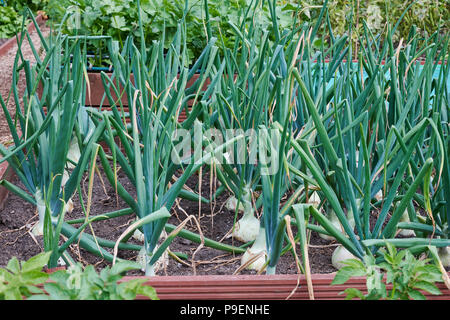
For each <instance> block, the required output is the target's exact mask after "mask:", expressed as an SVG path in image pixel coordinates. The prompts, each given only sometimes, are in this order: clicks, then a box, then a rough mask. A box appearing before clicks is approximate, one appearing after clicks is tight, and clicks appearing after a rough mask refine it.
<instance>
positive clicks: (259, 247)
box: [241, 228, 267, 271]
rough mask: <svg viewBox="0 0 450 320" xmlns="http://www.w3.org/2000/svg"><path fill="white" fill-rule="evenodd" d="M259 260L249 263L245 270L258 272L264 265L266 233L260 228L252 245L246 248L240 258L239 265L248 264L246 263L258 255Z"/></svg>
mask: <svg viewBox="0 0 450 320" xmlns="http://www.w3.org/2000/svg"><path fill="white" fill-rule="evenodd" d="M259 254H260V256H259V258H258V259H256V260H255V261H253V262H252V263H250V264H249V265H248V266H247V267H246V269H249V270H256V271H260V270H261V269H262V268H263V267H264V264H265V263H266V257H267V248H266V232H265V230H264V228H260V232H259V234H258V236H257V237H256V240H255V242H254V243H253V245H252V246H251V247H250V248H248V249H247V250H246V251H245V252H244V254H243V255H242V258H241V265H244V264H246V263H248V261H249V260H250V259H252V258H254V257H255V256H257V255H259Z"/></svg>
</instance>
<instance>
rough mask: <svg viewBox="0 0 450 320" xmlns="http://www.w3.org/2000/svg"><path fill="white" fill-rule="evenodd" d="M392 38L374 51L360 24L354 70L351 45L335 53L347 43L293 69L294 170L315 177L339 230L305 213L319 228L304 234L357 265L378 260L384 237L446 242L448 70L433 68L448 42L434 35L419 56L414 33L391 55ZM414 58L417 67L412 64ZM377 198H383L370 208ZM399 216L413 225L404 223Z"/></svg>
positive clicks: (421, 244) (421, 243)
mask: <svg viewBox="0 0 450 320" xmlns="http://www.w3.org/2000/svg"><path fill="white" fill-rule="evenodd" d="M397 25H398V24H397ZM350 31H351V29H350ZM394 31H395V27H394V28H391V29H390V30H389V32H388V33H387V36H386V39H384V44H383V46H381V45H380V42H379V41H376V40H375V38H374V36H373V35H371V34H370V31H369V30H368V28H367V26H365V38H364V39H363V40H364V41H363V42H364V43H365V44H366V46H365V47H363V48H362V49H361V52H359V53H358V56H359V59H358V61H357V62H352V59H351V57H352V56H353V55H352V52H351V45H349V46H348V47H345V46H342V45H341V41H346V40H345V38H344V39H343V40H341V39H337V40H336V39H333V38H332V39H331V41H332V42H331V46H330V48H329V49H327V50H325V49H323V48H322V50H321V51H319V52H316V53H314V54H313V53H312V52H310V53H308V55H307V56H306V57H305V58H306V61H305V60H303V61H300V62H299V64H298V65H296V68H295V69H294V71H293V72H294V76H295V78H296V80H297V83H298V89H299V90H298V99H297V104H298V106H300V108H298V109H297V110H298V114H299V115H301V117H300V118H301V119H304V120H303V123H302V125H303V127H300V129H301V130H299V131H298V133H297V134H296V137H294V138H291V146H292V147H293V148H294V150H295V153H296V156H298V157H300V159H301V161H300V163H301V166H300V169H299V168H296V169H299V170H296V171H293V172H295V173H296V174H298V175H299V176H300V175H301V177H302V178H304V177H307V176H309V177H310V178H312V180H311V182H313V183H314V184H315V185H316V187H318V188H319V189H320V191H319V194H320V195H321V197H322V199H323V201H322V203H327V207H329V208H330V209H331V210H333V212H334V214H335V215H336V217H337V219H338V222H339V223H338V227H337V226H336V224H334V223H333V221H331V220H330V218H329V217H327V216H326V215H324V214H322V213H321V212H320V211H319V210H317V209H316V208H314V207H310V208H309V210H310V213H311V216H312V217H313V218H314V219H315V220H316V221H317V222H318V223H319V225H320V227H317V226H313V225H309V227H310V228H311V229H313V230H316V231H319V232H321V233H324V234H328V235H332V236H334V237H335V238H336V240H337V241H339V242H340V243H341V244H342V245H343V246H344V247H345V248H346V249H347V250H348V251H349V252H350V253H351V254H353V255H354V256H356V257H358V258H360V259H361V258H362V257H363V255H364V252H365V251H366V250H371V251H372V252H373V253H376V252H377V251H378V246H382V245H383V243H384V242H383V241H384V240H383V239H388V240H387V241H395V244H396V245H397V246H398V245H399V244H401V246H402V247H410V248H412V249H413V250H416V252H417V251H419V250H424V249H425V246H426V245H427V244H428V243H429V242H430V241H431V243H432V244H433V245H436V246H438V247H446V246H448V245H449V244H450V243H449V241H448V229H447V225H445V222H444V221H447V215H448V210H446V209H445V208H444V207H446V205H447V202H446V201H445V200H443V198H442V194H443V193H442V192H444V190H448V188H447V181H446V177H445V176H446V175H448V172H445V171H446V170H447V171H448V162H447V166H446V161H447V160H446V159H447V158H448V154H447V153H446V149H447V148H448V147H447V146H448V133H447V132H448V127H447V126H448V119H447V112H448V111H447V110H448V97H447V94H446V92H448V80H447V79H448V67H447V66H444V64H442V65H438V64H437V62H438V61H440V60H443V59H445V57H446V54H447V48H448V36H446V37H445V38H444V39H443V40H442V39H440V38H439V37H438V35H439V32H437V33H436V34H435V35H433V36H431V37H430V38H429V39H427V41H426V42H425V44H424V46H423V47H420V48H419V47H418V45H417V41H416V40H417V39H416V37H415V36H414V34H413V33H412V34H411V38H410V39H408V40H407V42H406V44H405V46H404V47H403V46H402V43H400V44H399V46H398V47H397V48H394V42H393V40H392V34H393V32H394ZM330 55H331V59H330V62H329V63H325V58H327V57H330ZM421 56H425V61H424V64H423V65H420V63H417V61H416V60H417V59H418V58H419V57H421ZM345 57H346V58H347V61H346V62H343V58H345ZM313 60H316V61H317V63H316V64H313V63H312V61H313ZM438 68H439V69H438ZM436 74H437V75H438V76H437V77H436V76H435V75H436ZM425 97H426V98H425ZM306 119H309V120H308V121H307V120H306ZM443 128H445V129H444V130H443ZM280 130H282V128H280ZM311 134H316V135H317V136H316V137H314V136H312V138H311V139H310V137H311V136H310V135H311ZM447 152H448V151H447ZM297 163H298V162H297ZM291 166H292V164H291ZM432 176H433V178H431V177H432ZM380 191H381V193H382V194H383V196H384V197H383V199H382V200H377V199H376V198H375V196H376V195H377V194H378V193H379V192H380ZM438 199H439V200H438ZM417 207H419V208H422V212H420V213H419V212H417V210H418V209H417ZM373 209H375V210H377V211H378V214H377V215H376V216H375V217H372V219H375V220H376V221H375V223H374V224H372V223H371V213H372V212H373ZM419 210H420V209H419ZM405 215H406V216H407V218H408V219H409V221H410V222H401V220H402V219H404V218H405ZM352 220H353V221H354V224H352V223H351V221H352ZM426 221H428V224H427V223H426ZM443 222H444V223H443ZM399 228H404V229H414V230H415V231H416V232H417V235H418V237H415V238H413V239H411V238H404V239H395V240H394V239H393V238H394V237H396V235H397V233H398V232H399V231H401V230H398V229H399ZM429 235H434V236H439V237H441V238H443V239H432V240H430V239H428V238H427V236H429ZM391 239H392V240H391Z"/></svg>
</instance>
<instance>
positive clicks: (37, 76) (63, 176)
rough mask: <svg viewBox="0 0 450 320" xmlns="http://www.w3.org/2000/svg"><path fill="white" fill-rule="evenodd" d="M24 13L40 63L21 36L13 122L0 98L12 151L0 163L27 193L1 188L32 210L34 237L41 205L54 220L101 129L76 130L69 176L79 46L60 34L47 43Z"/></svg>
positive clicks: (80, 86) (78, 104) (78, 100)
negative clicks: (78, 145)
mask: <svg viewBox="0 0 450 320" xmlns="http://www.w3.org/2000/svg"><path fill="white" fill-rule="evenodd" d="M27 12H28V13H27V14H26V15H25V16H24V19H25V18H26V17H27V15H30V16H31V18H32V20H33V22H34V24H35V26H36V29H37V32H38V34H39V36H40V40H41V46H42V47H43V49H44V52H45V55H44V58H43V60H41V58H40V56H39V54H38V52H37V51H36V50H35V48H34V46H33V44H32V43H31V40H30V37H29V35H28V33H27V31H26V30H25V31H23V32H22V34H21V38H20V39H21V40H20V43H19V49H18V51H17V54H16V58H15V61H14V65H13V77H12V78H13V82H12V93H13V98H14V102H15V116H14V117H13V116H12V115H11V114H10V113H9V111H8V109H7V107H6V104H7V103H6V102H5V101H4V100H3V98H1V97H0V104H1V106H2V109H3V111H4V113H5V118H6V120H7V123H8V126H9V129H10V132H11V135H12V138H13V145H12V146H11V147H9V148H6V147H4V146H3V145H2V146H0V153H1V154H2V156H3V158H2V159H1V160H0V161H1V162H3V161H8V163H9V165H10V167H11V168H12V169H13V170H14V172H15V173H16V174H17V176H18V178H19V180H20V182H21V183H22V184H23V185H24V187H25V189H26V190H23V189H21V188H20V187H18V186H15V185H13V184H12V183H10V182H8V181H6V180H3V181H2V182H1V184H2V185H3V186H5V187H6V188H7V189H8V190H10V191H12V192H13V193H15V194H17V195H18V196H20V197H21V198H23V199H25V200H26V201H28V202H31V203H33V204H34V205H36V207H37V211H38V213H39V222H38V223H37V225H36V226H35V227H34V229H33V232H34V233H35V234H42V233H43V225H44V216H45V210H46V202H47V201H48V205H49V206H50V208H49V210H50V213H51V216H52V217H53V218H54V219H56V217H57V216H58V214H59V212H60V211H61V210H60V208H61V206H62V205H63V204H62V203H64V204H67V203H70V201H71V200H70V198H71V197H72V195H73V193H74V192H75V191H76V188H77V186H78V184H79V182H80V180H81V178H82V175H83V173H84V170H85V168H86V166H87V164H88V159H89V157H90V152H91V150H92V143H93V142H94V141H95V140H96V138H98V136H99V135H100V133H101V131H102V130H103V126H102V125H100V126H99V127H97V128H96V129H95V132H93V131H92V130H91V131H90V133H89V135H88V136H87V135H85V134H86V131H85V130H78V132H79V136H80V137H83V139H85V144H84V147H83V154H82V155H81V158H79V161H78V163H75V164H74V165H75V166H74V167H73V170H70V172H69V170H68V169H67V165H68V152H69V149H70V146H71V140H72V137H73V135H74V132H75V128H78V129H80V124H79V123H78V121H77V118H78V116H79V115H81V112H82V110H81V109H82V108H83V106H84V87H85V82H84V77H83V72H84V71H85V67H84V61H83V54H82V44H81V42H80V41H78V42H75V43H74V44H73V45H72V46H70V47H69V46H68V40H67V37H64V36H62V35H61V33H57V34H56V35H55V36H51V37H50V38H49V39H48V40H46V39H45V38H44V37H43V35H42V33H41V32H40V29H39V26H38V25H37V23H36V21H35V20H34V17H33V16H32V14H31V12H29V10H28V11H27ZM25 36H26V37H27V38H28V39H29V43H30V46H31V48H32V51H33V53H34V58H35V59H36V64H35V65H32V62H31V61H30V60H26V59H24V57H23V53H22V49H21V48H22V41H23V39H24V38H25ZM22 71H23V74H24V76H25V83H26V89H25V92H24V94H23V97H21V96H20V93H19V90H18V86H17V82H18V81H19V75H20V72H22ZM39 86H40V87H41V88H42V92H41V93H40V94H38V92H37V90H38V87H39ZM21 100H22V101H21ZM16 125H17V126H16ZM50 186H52V187H50ZM60 199H63V201H60ZM67 209H68V208H65V209H64V210H67Z"/></svg>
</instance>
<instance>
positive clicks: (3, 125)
mask: <svg viewBox="0 0 450 320" xmlns="http://www.w3.org/2000/svg"><path fill="white" fill-rule="evenodd" d="M41 31H42V33H43V34H44V36H45V37H46V36H48V34H49V28H48V27H47V26H45V25H42V26H41ZM31 40H32V42H33V45H34V47H35V48H36V50H38V52H41V50H40V47H41V44H40V43H41V41H40V38H39V35H38V33H37V32H36V31H34V32H33V33H32V34H31ZM16 53H17V44H15V45H14V46H13V47H12V48H11V49H10V50H9V51H8V52H7V53H6V54H5V55H2V56H0V95H1V96H2V98H3V100H4V101H7V100H8V95H11V96H10V98H9V101H8V105H7V106H8V110H9V112H10V114H11V116H14V115H15V108H16V106H15V103H14V99H13V96H12V92H11V84H12V69H13V65H14V59H15V57H16ZM22 54H23V56H24V58H25V59H27V60H30V61H31V62H32V63H34V62H35V61H36V60H35V58H34V55H33V52H32V50H31V47H30V45H29V43H28V40H27V39H25V40H24V41H23V43H22ZM18 88H19V94H20V95H19V96H20V97H22V94H23V92H24V89H25V78H24V74H23V72H21V74H20V77H19V81H18ZM10 92H11V94H10ZM9 141H11V135H10V133H9V128H8V124H7V122H6V118H5V115H4V113H3V110H0V143H2V144H4V145H7V144H8V142H9Z"/></svg>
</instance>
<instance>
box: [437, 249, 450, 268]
mask: <svg viewBox="0 0 450 320" xmlns="http://www.w3.org/2000/svg"><path fill="white" fill-rule="evenodd" d="M437 252H438V255H439V259H440V260H441V262H442V265H443V266H444V267H450V247H440V248H437Z"/></svg>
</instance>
